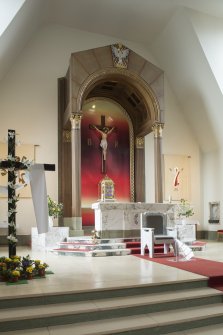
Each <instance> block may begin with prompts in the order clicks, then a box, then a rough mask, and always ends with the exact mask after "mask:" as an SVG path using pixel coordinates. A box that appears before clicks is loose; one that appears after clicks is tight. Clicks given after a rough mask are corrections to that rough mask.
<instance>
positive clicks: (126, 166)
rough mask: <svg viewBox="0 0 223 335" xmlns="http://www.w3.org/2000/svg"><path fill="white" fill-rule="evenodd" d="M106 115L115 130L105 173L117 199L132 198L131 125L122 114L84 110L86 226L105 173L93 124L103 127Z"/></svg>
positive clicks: (108, 152) (108, 140)
mask: <svg viewBox="0 0 223 335" xmlns="http://www.w3.org/2000/svg"><path fill="white" fill-rule="evenodd" d="M102 116H105V123H106V126H109V127H115V129H114V130H113V132H112V133H110V134H109V135H108V138H107V142H108V148H107V157H106V174H107V175H108V177H109V178H111V179H112V180H113V181H114V183H115V199H116V200H117V201H125V202H129V201H130V199H131V195H130V150H129V148H130V140H129V125H128V121H127V119H126V117H125V115H124V114H123V113H121V112H119V113H118V112H117V111H114V112H111V111H109V115H108V113H107V114H106V112H105V113H96V112H92V111H84V112H83V118H82V125H81V171H82V173H81V174H82V178H81V184H82V207H83V212H84V216H83V217H82V220H83V225H91V224H92V222H94V221H93V220H92V217H91V216H92V215H93V214H92V210H90V211H88V210H87V208H91V204H92V203H93V202H96V201H97V200H98V199H100V193H99V187H98V184H99V182H100V180H101V179H103V178H104V176H105V174H104V173H103V172H102V149H101V147H100V141H101V134H99V133H98V132H97V131H96V130H95V129H91V128H90V125H97V126H98V125H100V124H101V117H102ZM87 212H89V213H87Z"/></svg>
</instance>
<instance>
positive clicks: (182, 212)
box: [176, 199, 194, 223]
mask: <svg viewBox="0 0 223 335" xmlns="http://www.w3.org/2000/svg"><path fill="white" fill-rule="evenodd" d="M176 213H177V218H178V219H179V220H180V221H181V223H184V222H185V220H187V219H188V218H189V217H190V216H193V215H194V209H193V207H192V206H191V204H190V203H189V202H187V201H186V200H185V199H181V200H180V203H179V204H178V205H177V208H176Z"/></svg>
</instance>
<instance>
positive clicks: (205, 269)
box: [134, 255, 223, 291]
mask: <svg viewBox="0 0 223 335" xmlns="http://www.w3.org/2000/svg"><path fill="white" fill-rule="evenodd" d="M134 256H135V257H139V258H142V259H146V260H148V261H152V262H156V263H159V264H163V265H168V266H171V267H174V268H177V269H181V270H185V271H189V272H192V273H196V274H198V275H201V276H205V277H208V278H209V280H208V286H209V287H213V288H216V289H218V290H220V291H223V263H222V262H216V261H211V260H208V259H203V258H197V257H194V258H192V259H191V260H190V261H185V262H182V261H178V262H175V261H173V260H174V258H173V257H162V258H158V257H157V258H149V257H148V256H142V255H134Z"/></svg>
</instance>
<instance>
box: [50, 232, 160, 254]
mask: <svg viewBox="0 0 223 335" xmlns="http://www.w3.org/2000/svg"><path fill="white" fill-rule="evenodd" d="M51 251H52V252H54V253H56V254H58V255H74V256H89V257H105V256H126V255H133V254H140V252H141V250H140V240H139V238H128V239H126V238H124V239H120V238H119V239H117V238H116V239H97V240H95V241H93V239H92V238H91V237H82V238H79V237H69V238H67V241H64V242H60V243H58V248H54V249H52V250H51ZM163 252H164V248H163V245H156V246H155V254H163ZM145 253H148V249H147V250H145Z"/></svg>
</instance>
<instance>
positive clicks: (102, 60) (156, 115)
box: [58, 45, 164, 222]
mask: <svg viewBox="0 0 223 335" xmlns="http://www.w3.org/2000/svg"><path fill="white" fill-rule="evenodd" d="M111 48H112V46H111V45H109V46H105V47H100V48H95V49H91V50H85V51H80V52H76V53H73V54H72V55H71V58H70V64H69V68H68V71H67V73H66V76H65V77H64V78H60V79H59V80H58V83H59V90H58V94H59V117H58V133H59V140H58V143H59V150H58V170H59V171H58V175H59V200H60V201H61V202H63V203H64V214H65V216H67V217H72V218H73V217H77V219H78V220H76V221H77V222H79V221H80V222H81V220H79V218H78V217H79V212H80V211H79V209H80V208H79V209H78V207H79V198H81V192H79V189H80V188H79V185H78V183H76V184H77V185H76V186H75V187H76V190H77V192H76V193H78V194H75V192H74V189H73V188H72V187H73V186H71V182H70V181H71V180H73V179H74V178H73V177H74V176H73V175H72V173H73V171H74V170H75V173H76V176H75V180H76V181H78V176H80V171H79V172H78V173H77V170H78V169H77V168H76V166H75V169H72V168H71V165H72V164H73V165H74V163H72V164H71V157H69V153H71V143H70V139H72V138H73V148H74V147H75V146H76V147H77V148H76V149H75V150H76V152H75V157H76V158H75V159H77V158H78V155H79V153H78V152H79V151H78V150H79V148H78V146H79V144H78V143H80V135H78V132H79V130H78V129H79V125H80V123H81V121H80V120H81V116H82V111H81V109H82V106H83V103H84V101H85V100H86V99H90V98H92V97H100V96H102V97H103V96H104V97H107V98H111V99H113V100H114V101H116V102H118V103H119V104H120V105H121V106H122V107H123V108H124V109H125V110H126V111H127V112H128V114H129V117H130V119H131V121H132V124H133V126H134V137H135V138H134V140H135V169H134V170H135V176H134V177H135V185H136V186H135V187H136V188H137V189H136V190H135V199H134V200H135V201H145V190H144V185H145V171H144V169H145V167H144V165H145V162H144V159H145V152H144V136H145V135H147V134H148V133H150V132H152V131H153V132H154V125H155V129H156V128H157V127H159V129H160V127H163V124H164V83H163V81H164V80H163V79H164V73H163V71H162V70H161V69H159V68H158V67H156V66H155V65H154V64H152V63H150V62H149V61H147V60H146V59H145V58H143V57H142V56H140V55H138V54H137V53H135V52H134V51H133V50H130V49H128V50H129V54H128V64H127V65H126V68H119V67H117V66H116V65H117V64H115V62H114V58H113V55H112V51H111ZM70 119H71V120H72V123H71V122H70ZM77 120H78V121H77ZM71 124H72V127H71ZM71 128H72V130H71V133H73V137H72V136H70V135H69V131H70V129H71ZM156 133H157V132H156ZM159 134H160V132H159ZM154 135H155V133H154ZM156 137H157V138H158V141H159V140H160V138H159V136H155V138H156ZM158 143H159V142H158ZM72 150H73V149H72ZM76 154H77V156H76ZM76 163H77V160H76V161H75V164H76ZM70 171H71V172H70ZM160 171H161V168H160ZM156 184H158V183H156ZM160 184H162V180H161V181H160ZM71 196H72V197H73V199H72V200H71ZM74 198H76V205H75V206H76V207H77V209H76V207H75V206H74V202H75V201H74ZM156 201H157V202H162V191H161V192H160V196H159V197H156ZM80 219H81V218H80ZM74 221H75V220H74ZM76 221H75V222H76Z"/></svg>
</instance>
